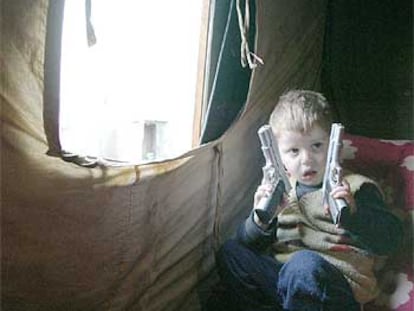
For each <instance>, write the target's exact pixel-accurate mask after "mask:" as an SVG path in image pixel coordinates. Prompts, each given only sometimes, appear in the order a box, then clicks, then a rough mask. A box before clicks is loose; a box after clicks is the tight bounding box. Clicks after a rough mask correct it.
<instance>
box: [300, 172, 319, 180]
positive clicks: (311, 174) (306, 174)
mask: <svg viewBox="0 0 414 311" xmlns="http://www.w3.org/2000/svg"><path fill="white" fill-rule="evenodd" d="M316 174H317V171H306V172H304V173H303V175H302V178H303V179H305V180H307V179H312V178H313V177H315V176H316Z"/></svg>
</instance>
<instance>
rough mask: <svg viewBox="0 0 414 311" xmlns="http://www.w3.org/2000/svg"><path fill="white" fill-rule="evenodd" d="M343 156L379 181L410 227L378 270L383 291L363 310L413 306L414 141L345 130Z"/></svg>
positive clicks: (348, 165)
mask: <svg viewBox="0 0 414 311" xmlns="http://www.w3.org/2000/svg"><path fill="white" fill-rule="evenodd" d="M343 160H344V162H343V165H344V167H346V168H350V169H352V170H353V171H354V172H359V173H361V174H364V175H366V176H369V177H372V178H373V179H374V180H376V181H377V182H378V183H379V185H380V186H381V188H382V190H383V192H384V195H385V199H386V201H387V203H388V206H389V207H390V208H391V209H393V211H394V212H395V213H396V214H397V215H399V216H400V217H401V218H402V219H403V220H404V223H405V225H406V228H407V231H406V239H405V242H404V245H403V247H402V248H401V251H400V252H399V253H398V254H395V256H393V257H391V258H389V259H388V261H387V263H386V265H385V267H384V268H383V269H382V270H381V272H380V273H379V280H380V285H381V289H382V292H381V294H380V295H379V296H378V298H377V299H376V300H375V301H373V302H371V303H369V304H368V305H366V306H365V309H364V310H366V311H370V310H372V311H374V310H375V311H385V310H386V311H389V310H398V311H411V310H414V284H413V282H414V278H413V258H412V256H413V249H412V231H413V230H412V228H413V220H414V141H400V140H393V141H390V140H388V141H387V140H380V139H374V138H368V137H362V136H356V135H350V134H346V135H345V136H344V150H343Z"/></svg>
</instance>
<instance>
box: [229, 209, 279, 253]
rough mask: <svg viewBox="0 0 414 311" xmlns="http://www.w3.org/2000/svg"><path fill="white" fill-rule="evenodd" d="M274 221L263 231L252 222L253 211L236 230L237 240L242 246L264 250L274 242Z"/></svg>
mask: <svg viewBox="0 0 414 311" xmlns="http://www.w3.org/2000/svg"><path fill="white" fill-rule="evenodd" d="M275 227H276V219H275V220H274V221H273V222H272V223H271V224H270V226H269V229H268V230H263V229H262V228H261V227H259V226H258V225H257V224H256V223H255V222H254V220H253V211H252V212H251V213H250V215H249V217H247V218H246V220H245V221H244V222H242V223H241V224H240V226H239V228H238V230H237V235H236V237H237V240H239V241H240V242H241V243H243V244H244V245H246V246H248V247H250V248H253V249H256V250H259V251H264V250H266V249H267V248H268V247H269V246H270V245H271V244H272V243H273V242H274V241H275V236H276V234H275Z"/></svg>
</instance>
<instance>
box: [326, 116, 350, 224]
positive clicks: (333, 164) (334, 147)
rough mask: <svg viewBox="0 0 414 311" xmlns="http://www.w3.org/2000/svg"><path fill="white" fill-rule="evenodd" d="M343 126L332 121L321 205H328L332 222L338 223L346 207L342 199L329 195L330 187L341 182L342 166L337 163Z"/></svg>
mask: <svg viewBox="0 0 414 311" xmlns="http://www.w3.org/2000/svg"><path fill="white" fill-rule="evenodd" d="M343 132H344V127H343V126H342V124H341V123H333V124H332V128H331V136H330V138H329V147H328V153H327V157H326V168H325V175H324V177H323V185H322V193H323V206H327V205H328V206H329V212H330V214H331V217H332V221H333V222H334V224H338V223H339V222H340V219H341V211H342V210H343V209H344V208H345V207H347V204H346V201H345V200H344V199H334V198H332V196H331V195H330V192H331V191H332V189H333V188H334V187H336V186H338V185H341V184H342V177H343V172H342V167H341V165H340V163H339V157H340V152H341V149H342V136H343Z"/></svg>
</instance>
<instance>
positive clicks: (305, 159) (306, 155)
mask: <svg viewBox="0 0 414 311" xmlns="http://www.w3.org/2000/svg"><path fill="white" fill-rule="evenodd" d="M301 162H302V164H309V163H311V162H312V155H311V153H310V152H309V151H303V152H302V157H301Z"/></svg>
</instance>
